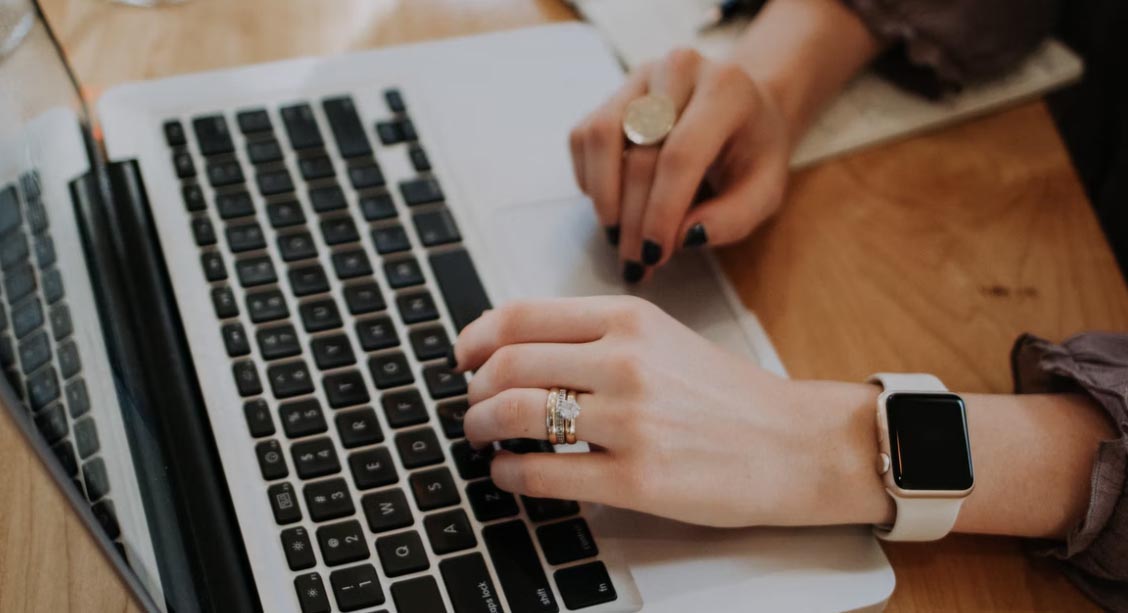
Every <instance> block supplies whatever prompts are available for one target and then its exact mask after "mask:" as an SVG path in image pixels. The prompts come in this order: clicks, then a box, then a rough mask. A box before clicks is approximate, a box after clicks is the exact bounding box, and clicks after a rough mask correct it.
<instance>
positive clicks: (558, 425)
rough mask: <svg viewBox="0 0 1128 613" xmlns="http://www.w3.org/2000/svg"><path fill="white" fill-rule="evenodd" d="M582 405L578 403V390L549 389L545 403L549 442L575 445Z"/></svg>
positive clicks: (545, 422) (545, 423)
mask: <svg viewBox="0 0 1128 613" xmlns="http://www.w3.org/2000/svg"><path fill="white" fill-rule="evenodd" d="M579 414H580V405H578V404H576V392H573V391H571V390H566V389H562V388H558V387H554V388H552V389H550V390H549V391H548V400H547V401H545V405H544V428H545V431H546V432H547V434H548V442H549V443H550V444H553V445H564V444H568V445H574V444H575V443H576V418H577V417H579Z"/></svg>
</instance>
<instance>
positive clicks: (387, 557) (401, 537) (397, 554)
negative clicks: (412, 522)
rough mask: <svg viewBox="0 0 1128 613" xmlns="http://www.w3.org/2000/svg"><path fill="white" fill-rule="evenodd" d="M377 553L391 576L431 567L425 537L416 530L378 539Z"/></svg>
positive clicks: (386, 573)
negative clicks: (420, 536)
mask: <svg viewBox="0 0 1128 613" xmlns="http://www.w3.org/2000/svg"><path fill="white" fill-rule="evenodd" d="M376 553H378V554H380V564H381V565H382V566H383V567H384V574H385V575H387V576H389V577H400V576H402V575H407V574H410V573H415V572H419V571H421V570H427V569H428V568H430V567H431V562H430V560H428V559H427V551H426V550H425V549H424V548H423V539H421V538H419V533H417V532H415V531H414V530H411V531H408V532H400V533H398V534H391V535H388V536H382V537H380V538H378V539H376ZM407 610H409V611H410V610H412V609H407Z"/></svg>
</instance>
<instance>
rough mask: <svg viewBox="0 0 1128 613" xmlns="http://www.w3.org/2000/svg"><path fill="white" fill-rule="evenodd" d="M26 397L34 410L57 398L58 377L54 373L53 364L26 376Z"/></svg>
mask: <svg viewBox="0 0 1128 613" xmlns="http://www.w3.org/2000/svg"><path fill="white" fill-rule="evenodd" d="M27 399H28V402H29V403H31V408H32V410H34V411H38V410H39V409H42V408H43V407H45V406H47V405H48V404H51V403H52V402H55V401H56V400H58V399H59V377H58V376H57V375H56V374H55V368H54V367H53V366H48V367H47V368H44V369H42V370H40V371H39V372H36V373H35V374H34V375H32V376H31V377H29V378H28V380H27Z"/></svg>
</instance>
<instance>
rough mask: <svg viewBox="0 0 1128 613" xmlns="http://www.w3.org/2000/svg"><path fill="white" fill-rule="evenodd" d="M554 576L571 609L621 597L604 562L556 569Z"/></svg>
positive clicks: (591, 605) (562, 596)
mask: <svg viewBox="0 0 1128 613" xmlns="http://www.w3.org/2000/svg"><path fill="white" fill-rule="evenodd" d="M554 577H555V578H556V585H557V587H559V588H560V597H561V598H563V599H564V606H566V607H568V608H569V609H573V610H574V609H583V608H585V607H594V606H595V605H597V604H603V603H605V602H611V601H613V600H615V599H616V598H618V597H619V596H618V594H616V593H615V586H614V585H612V583H611V577H610V575H608V574H607V567H606V566H604V565H603V562H592V563H590V564H583V565H581V566H573V567H571V568H563V569H561V570H558V571H556V574H555V575H554ZM511 602H512V601H511Z"/></svg>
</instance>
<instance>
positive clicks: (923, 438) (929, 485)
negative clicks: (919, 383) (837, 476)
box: [885, 392, 974, 490]
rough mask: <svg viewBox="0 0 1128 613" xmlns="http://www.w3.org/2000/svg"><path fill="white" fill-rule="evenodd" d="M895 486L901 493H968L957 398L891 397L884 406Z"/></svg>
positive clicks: (966, 450)
mask: <svg viewBox="0 0 1128 613" xmlns="http://www.w3.org/2000/svg"><path fill="white" fill-rule="evenodd" d="M885 413H886V416H887V417H888V419H889V452H890V453H889V459H890V464H891V468H892V470H893V481H894V483H896V484H897V486H898V487H900V488H901V489H905V490H966V489H968V488H970V487H971V485H972V483H973V480H974V477H973V476H972V468H971V443H970V441H969V440H968V435H967V411H966V410H965V408H964V402H963V399H961V398H960V397H959V396H957V395H955V394H919V393H906V392H899V393H898V392H895V393H893V394H890V395H889V396H888V397H887V398H886V401H885Z"/></svg>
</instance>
